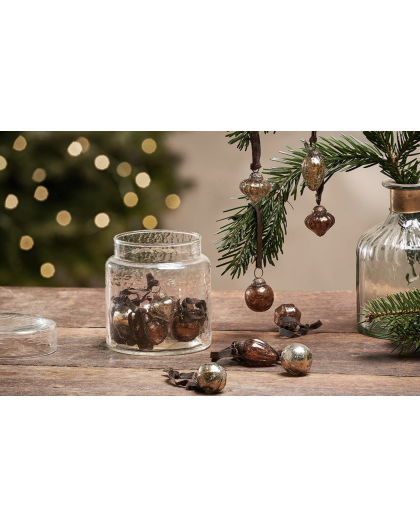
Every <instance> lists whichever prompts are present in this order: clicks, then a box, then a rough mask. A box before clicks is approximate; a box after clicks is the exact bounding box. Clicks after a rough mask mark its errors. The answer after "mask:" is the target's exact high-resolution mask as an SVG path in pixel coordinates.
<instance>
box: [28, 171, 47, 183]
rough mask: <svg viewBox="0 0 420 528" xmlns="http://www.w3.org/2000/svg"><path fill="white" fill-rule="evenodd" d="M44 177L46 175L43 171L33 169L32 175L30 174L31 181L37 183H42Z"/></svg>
mask: <svg viewBox="0 0 420 528" xmlns="http://www.w3.org/2000/svg"><path fill="white" fill-rule="evenodd" d="M46 177H47V173H46V172H45V170H44V169H35V170H34V173H33V174H32V179H33V180H34V181H35V182H37V183H41V182H43V181H44V180H45V178H46Z"/></svg>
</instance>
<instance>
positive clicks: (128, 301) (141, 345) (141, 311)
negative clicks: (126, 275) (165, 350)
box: [111, 273, 207, 351]
mask: <svg viewBox="0 0 420 528" xmlns="http://www.w3.org/2000/svg"><path fill="white" fill-rule="evenodd" d="M146 280H147V284H146V285H145V288H126V289H123V290H121V291H120V292H119V294H118V295H116V296H114V297H113V298H112V302H113V304H114V306H113V309H112V311H111V317H112V325H111V333H112V339H113V340H114V341H115V342H116V343H118V344H120V345H127V346H130V347H135V346H137V347H138V349H139V350H142V351H147V350H153V348H154V347H156V346H158V345H160V344H161V343H163V342H164V341H165V339H167V338H171V339H173V340H174V341H178V342H182V343H188V342H191V341H194V340H195V339H196V338H197V337H198V336H199V335H200V334H201V332H202V331H203V329H204V326H205V323H206V321H207V306H206V302H205V301H204V300H200V299H195V298H191V297H185V298H184V299H182V300H181V299H175V297H172V296H170V295H166V294H165V293H164V292H162V291H161V285H160V283H159V281H158V280H156V279H155V278H154V277H153V275H152V274H151V273H148V274H147V275H146Z"/></svg>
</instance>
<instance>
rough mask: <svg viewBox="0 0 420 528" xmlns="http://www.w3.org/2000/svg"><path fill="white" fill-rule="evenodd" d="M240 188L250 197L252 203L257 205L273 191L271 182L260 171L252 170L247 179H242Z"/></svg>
mask: <svg viewBox="0 0 420 528" xmlns="http://www.w3.org/2000/svg"><path fill="white" fill-rule="evenodd" d="M239 189H240V191H241V193H242V194H244V195H245V196H247V197H248V198H249V201H250V202H251V203H252V205H256V204H257V203H258V202H260V201H261V200H262V199H263V198H265V197H266V196H267V195H268V194H269V193H270V191H271V183H270V182H269V181H267V180H264V178H263V176H262V174H261V173H260V172H252V173H251V174H250V176H249V178H247V179H246V180H243V181H241V183H240V184H239Z"/></svg>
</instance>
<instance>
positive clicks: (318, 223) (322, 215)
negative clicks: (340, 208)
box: [305, 205, 335, 237]
mask: <svg viewBox="0 0 420 528" xmlns="http://www.w3.org/2000/svg"><path fill="white" fill-rule="evenodd" d="M334 224H335V218H334V217H333V215H332V214H331V213H328V212H327V210H326V209H325V207H323V206H322V205H317V206H316V207H314V209H313V211H312V213H311V214H310V215H308V216H307V217H306V218H305V225H306V227H307V228H308V229H310V230H311V231H313V232H314V233H315V234H316V235H318V236H320V237H321V236H324V235H325V233H326V232H327V231H328V230H329V229H331V228H332V226H333V225H334Z"/></svg>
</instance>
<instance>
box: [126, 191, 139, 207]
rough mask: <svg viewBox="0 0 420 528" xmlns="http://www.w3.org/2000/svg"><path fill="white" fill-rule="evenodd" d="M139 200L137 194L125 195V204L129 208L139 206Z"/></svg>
mask: <svg viewBox="0 0 420 528" xmlns="http://www.w3.org/2000/svg"><path fill="white" fill-rule="evenodd" d="M138 201H139V198H138V196H137V194H136V193H134V192H128V193H127V194H125V195H124V203H125V205H126V206H127V207H134V206H135V205H137V203H138Z"/></svg>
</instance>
